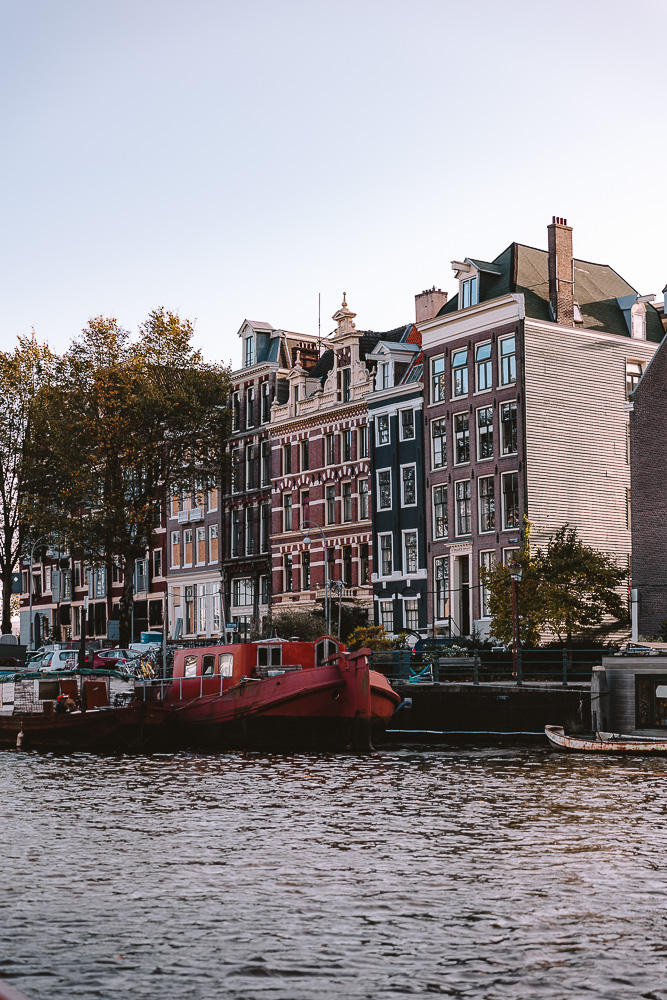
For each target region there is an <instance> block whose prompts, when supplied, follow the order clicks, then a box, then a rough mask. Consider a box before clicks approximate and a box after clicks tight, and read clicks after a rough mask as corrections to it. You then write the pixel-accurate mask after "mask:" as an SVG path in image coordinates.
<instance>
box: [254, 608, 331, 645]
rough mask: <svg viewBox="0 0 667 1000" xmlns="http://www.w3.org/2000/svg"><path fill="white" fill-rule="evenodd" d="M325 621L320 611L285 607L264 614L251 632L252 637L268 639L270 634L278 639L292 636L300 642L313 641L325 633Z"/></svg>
mask: <svg viewBox="0 0 667 1000" xmlns="http://www.w3.org/2000/svg"><path fill="white" fill-rule="evenodd" d="M326 632H327V623H326V621H325V619H324V615H323V613H322V612H321V611H319V610H318V609H316V610H315V611H296V610H292V609H291V608H285V610H284V611H280V610H276V611H274V612H273V613H272V614H270V615H265V616H264V618H262V620H261V622H260V623H259V627H258V628H257V630H256V631H255V632H253V638H257V639H270V638H271V636H272V635H274V634H275V635H276V636H278V638H279V639H291V638H292V637H293V636H294V637H295V638H297V639H300V640H301V641H302V642H314V641H315V640H316V639H319V638H320V636H322V635H326Z"/></svg>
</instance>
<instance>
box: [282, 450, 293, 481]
mask: <svg viewBox="0 0 667 1000" xmlns="http://www.w3.org/2000/svg"><path fill="white" fill-rule="evenodd" d="M291 471H292V445H291V444H284V445H283V476H287V475H289V473H290V472H291Z"/></svg>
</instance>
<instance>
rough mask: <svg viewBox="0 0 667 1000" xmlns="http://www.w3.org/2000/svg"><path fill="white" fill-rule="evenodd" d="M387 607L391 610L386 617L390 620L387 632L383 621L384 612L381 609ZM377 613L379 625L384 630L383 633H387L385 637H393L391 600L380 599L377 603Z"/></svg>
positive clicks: (392, 606) (392, 605)
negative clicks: (389, 627)
mask: <svg viewBox="0 0 667 1000" xmlns="http://www.w3.org/2000/svg"><path fill="white" fill-rule="evenodd" d="M387 605H389V608H390V609H391V610H390V611H389V615H388V617H390V618H391V630H388V629H387V628H386V626H385V621H386V620H387V619H386V618H385V612H384V610H383V609H384V608H386V607H387ZM378 611H379V618H380V625H381V626H382V628H383V629H384V630H385V632H386V633H387V635H393V634H394V601H393V599H392V598H381V599H380V600H379V601H378Z"/></svg>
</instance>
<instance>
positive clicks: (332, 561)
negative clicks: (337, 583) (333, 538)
mask: <svg viewBox="0 0 667 1000" xmlns="http://www.w3.org/2000/svg"><path fill="white" fill-rule="evenodd" d="M335 565H336V550H335V548H334V547H333V545H331V546H328V547H327V575H328V577H329V583H331V581H332V580H333V578H334V566H335Z"/></svg>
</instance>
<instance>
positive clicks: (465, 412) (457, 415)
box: [452, 410, 470, 466]
mask: <svg viewBox="0 0 667 1000" xmlns="http://www.w3.org/2000/svg"><path fill="white" fill-rule="evenodd" d="M460 417H465V419H466V421H467V425H466V427H465V435H464V437H463V439H462V440H463V441H465V442H466V458H464V459H463V461H461V462H459V461H458V457H459V448H458V438H457V433H458V432H457V429H456V422H457V420H458V419H459V418H460ZM452 431H453V441H452V447H453V449H454V456H453V457H454V462H453V464H454V466H460V465H469V464H470V413H469V411H468V410H461V411H460V412H459V413H453V414H452Z"/></svg>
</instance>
